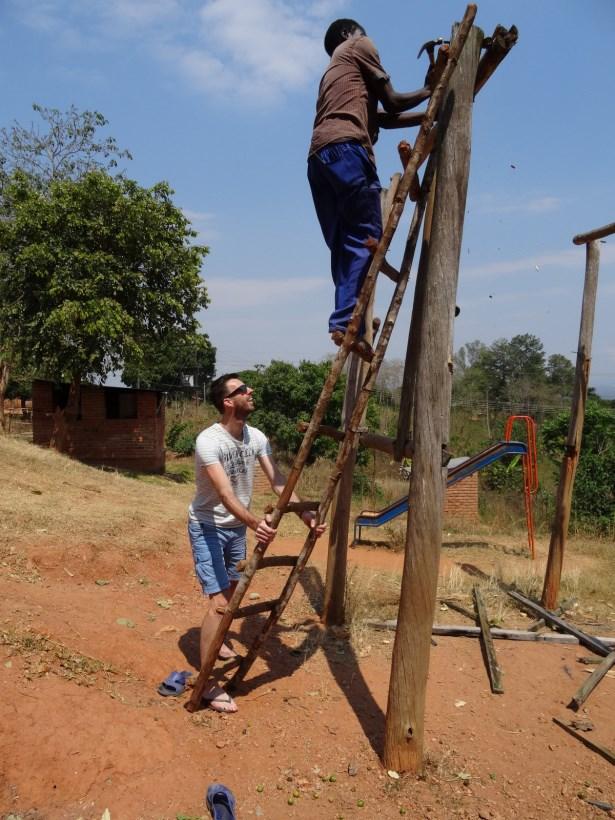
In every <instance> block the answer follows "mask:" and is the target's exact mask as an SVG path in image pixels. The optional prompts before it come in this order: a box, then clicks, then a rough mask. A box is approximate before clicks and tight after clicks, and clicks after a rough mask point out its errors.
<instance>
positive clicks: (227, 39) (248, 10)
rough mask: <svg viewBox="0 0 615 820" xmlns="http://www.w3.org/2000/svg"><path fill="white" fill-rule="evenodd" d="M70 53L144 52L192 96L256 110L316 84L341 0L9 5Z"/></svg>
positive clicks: (15, 1)
mask: <svg viewBox="0 0 615 820" xmlns="http://www.w3.org/2000/svg"><path fill="white" fill-rule="evenodd" d="M10 2H11V8H12V10H13V13H14V14H15V16H16V17H17V18H18V19H19V20H20V22H21V23H22V24H24V25H26V26H28V27H30V28H32V29H36V30H37V31H39V32H41V33H43V34H46V35H48V36H54V37H55V38H56V39H57V40H58V42H60V41H61V42H62V46H63V47H64V48H66V49H67V50H71V49H77V48H81V49H84V48H90V47H91V48H95V49H97V50H102V49H105V50H108V51H111V50H112V49H113V48H114V47H115V44H116V42H117V41H118V40H121V41H123V42H124V43H125V41H126V40H129V41H130V40H132V41H133V43H134V47H135V48H138V49H139V50H142V49H143V48H145V49H147V50H149V53H150V54H151V55H153V56H154V57H155V58H156V59H158V60H160V61H161V62H162V63H163V65H164V66H165V67H166V68H167V70H168V71H169V72H173V73H175V74H177V73H179V74H180V75H181V76H183V78H184V80H185V81H187V82H188V83H189V85H190V86H191V87H192V88H194V89H195V90H197V91H203V92H205V93H207V94H211V95H213V96H219V97H223V98H224V99H225V100H231V101H233V100H234V101H237V100H241V101H242V102H243V103H246V102H248V103H250V102H251V103H253V104H254V105H260V104H263V103H272V102H275V101H278V100H280V99H281V98H282V97H283V96H284V95H285V94H287V93H289V92H295V91H297V90H300V89H302V88H304V87H306V86H307V85H308V84H309V83H312V82H314V80H315V79H316V78H317V76H318V74H319V73H320V71H321V70H322V68H323V67H324V65H325V62H326V55H325V53H324V49H323V46H322V37H323V26H324V23H325V21H327V20H329V19H330V17H331V15H332V13H333V12H334V11H336V10H337V9H339V8H341V7H342V5H344V0H312V2H305V1H304V0H242V2H239V0H88V2H84V0H28V2H27V3H24V2H21V0H10Z"/></svg>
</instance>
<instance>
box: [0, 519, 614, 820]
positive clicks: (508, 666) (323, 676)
mask: <svg viewBox="0 0 615 820" xmlns="http://www.w3.org/2000/svg"><path fill="white" fill-rule="evenodd" d="M323 540H324V539H323ZM298 546H299V545H298V542H297V541H295V540H294V539H290V538H285V539H282V538H280V539H278V541H277V542H276V543H275V545H274V548H272V551H277V552H289V551H297V549H298ZM52 547H53V548H52ZM324 547H325V545H324V543H323V544H321V545H319V547H318V549H317V551H316V554H315V558H314V560H313V563H312V564H311V565H310V567H308V569H307V571H306V574H305V579H304V583H303V586H302V589H301V591H300V592H298V593H297V594H296V595H295V597H294V599H293V601H292V604H291V606H290V607H289V608H288V610H287V611H286V613H285V617H284V618H283V620H282V622H281V623H280V625H279V628H278V629H277V630H276V631H275V634H274V636H273V637H272V639H270V640H269V641H268V643H267V645H266V649H265V652H264V656H263V657H262V658H260V659H259V660H258V661H257V663H256V664H255V666H254V667H253V669H252V671H251V672H250V674H249V676H248V680H247V681H246V684H245V685H244V687H243V688H242V689H241V691H240V692H239V694H238V695H237V698H236V699H237V702H238V705H239V712H238V713H237V714H235V715H230V716H222V715H219V714H216V713H214V712H212V711H211V710H209V709H205V710H203V711H200V712H198V713H196V714H194V715H190V714H189V713H188V712H187V711H186V710H185V709H183V708H182V707H183V703H184V702H185V701H186V696H183V697H181V698H162V697H160V696H159V695H158V694H157V693H156V687H157V685H158V683H159V682H160V681H161V680H162V679H163V678H164V677H166V675H167V674H168V673H169V672H170V671H171V670H173V669H191V668H197V665H198V658H197V647H198V626H199V624H200V620H201V612H202V599H201V595H200V592H199V590H198V588H197V586H196V582H195V580H194V578H193V572H192V567H191V562H190V558H189V551H188V548H187V544H186V543H185V542H184V533H183V530H182V528H180V527H179V526H178V529H177V532H176V533H175V536H174V539H173V544H172V546H171V547H170V548H169V551H168V552H167V553H157V554H156V555H151V554H150V555H147V556H141V557H135V556H132V557H130V558H127V557H126V555H125V554H120V553H113V552H105V553H104V554H101V553H100V552H99V551H98V550H96V549H95V548H94V547H92V546H88V545H84V546H83V548H82V550H80V554H79V555H76V554H75V552H74V550H71V551H70V552H68V551H64V553H63V551H62V548H61V545H59V544H58V543H57V542H55V543H54V544H50V543H45V542H44V541H39V542H38V543H37V546H36V549H32V548H31V549H29V550H28V558H29V563H27V564H26V565H24V566H21V567H20V571H19V572H8V573H7V574H6V576H5V577H3V578H2V579H1V580H0V589H1V591H2V594H1V601H0V634H1V633H2V632H3V631H5V633H6V631H7V630H8V631H10V635H9V636H8V637H7V636H6V634H5V642H4V645H0V685H1V686H2V690H1V691H2V698H1V700H0V720H1V722H2V728H3V731H2V737H1V740H0V816H2V817H3V818H8V817H20V818H24V820H25V818H28V820H35V818H36V819H38V820H40V819H41V818H45V819H46V820H47V819H49V820H69V819H70V820H77V818H83V820H90V819H91V818H95V820H100V818H101V817H102V816H103V813H104V812H105V809H108V810H109V815H110V817H111V818H112V820H137V818H143V820H163V818H164V820H173V819H174V818H176V817H183V818H198V817H207V816H209V815H208V814H207V811H206V809H205V808H204V804H203V795H204V793H205V790H206V788H207V785H208V784H209V783H211V782H212V781H221V782H223V783H225V784H227V785H228V786H229V787H230V788H231V789H232V790H233V791H234V793H235V795H236V797H237V801H238V812H237V814H238V817H239V818H249V817H263V818H273V819H274V820H277V819H280V820H281V818H314V819H315V820H319V819H320V818H323V820H324V819H325V818H327V820H335V819H336V818H345V820H348V819H349V818H365V819H366V820H373V818H394V817H399V816H400V815H404V814H405V815H406V816H407V817H411V818H451V817H459V818H482V820H497V819H498V818H513V817H514V818H519V817H522V818H525V819H526V820H531V818H590V817H604V816H605V813H604V811H600V810H599V809H596V808H592V807H591V806H589V805H588V804H587V803H586V802H584V800H583V799H582V798H583V797H585V798H587V799H590V800H596V801H607V802H615V779H614V778H613V767H612V766H611V765H610V764H609V763H608V762H607V761H606V760H604V759H602V758H601V757H599V756H598V755H597V754H595V753H594V752H591V751H589V750H588V749H586V748H585V747H584V746H582V745H581V744H580V743H579V742H578V741H577V740H575V739H574V738H572V737H570V736H569V735H567V734H566V733H565V732H563V731H562V730H561V729H560V728H559V727H557V726H556V725H554V724H553V722H552V717H553V716H557V717H560V718H562V719H564V720H566V721H568V720H570V719H571V718H573V717H574V714H573V713H572V712H571V711H570V710H568V709H567V708H566V704H567V703H568V701H569V700H570V697H571V695H572V694H573V693H574V692H575V691H576V689H577V688H578V686H579V685H580V684H581V682H582V681H584V680H585V679H586V678H587V674H586V672H585V667H583V666H582V665H581V664H579V663H578V662H577V658H578V657H579V656H581V655H587V654H588V652H587V650H584V649H582V648H580V647H574V646H572V647H571V646H562V645H546V644H529V643H507V642H504V641H501V642H499V643H498V644H497V651H498V656H499V660H500V664H501V666H502V667H503V670H504V685H505V689H506V691H505V694H503V695H492V694H491V693H490V690H489V684H488V680H487V675H486V672H485V668H484V664H483V661H482V657H481V651H480V647H479V643H478V642H477V641H476V640H472V639H462V638H439V639H438V645H437V647H434V648H433V650H432V653H431V667H430V676H429V687H428V695H427V713H426V761H427V762H426V768H425V773H424V775H423V776H421V777H419V778H417V777H416V776H410V775H402V776H401V778H400V779H393V778H392V777H390V776H389V775H388V773H387V772H386V771H385V770H384V769H383V767H382V765H381V763H380V759H379V755H380V753H381V750H382V743H383V729H384V712H385V710H386V701H387V687H388V678H389V668H390V656H391V650H392V634H387V633H378V632H372V633H369V634H368V636H367V639H366V643H365V645H364V647H363V649H362V651H360V652H359V655H360V656H357V654H355V651H354V650H353V649H352V647H351V645H350V643H349V641H348V640H347V639H346V638H345V637H344V636H343V635H339V634H338V636H337V637H336V636H332V635H328V636H327V635H326V634H325V633H324V631H323V630H322V629H321V627H320V626H319V623H318V619H317V616H316V615H315V612H314V609H313V607H312V606H311V604H310V600H312V601H313V600H316V599H317V598H318V596H319V595H320V593H321V588H322V581H321V574H320V573H319V571H318V570H320V571H321V572H322V569H323V567H324ZM401 560H402V559H401V556H400V555H398V554H394V553H391V552H388V551H385V550H377V551H376V550H368V549H362V548H361V549H356V550H352V551H351V553H350V561H351V563H358V564H359V565H362V566H371V567H375V568H381V569H384V570H389V571H394V570H400V569H401ZM447 560H455V556H451V555H450V554H449V556H448V559H447ZM36 573H38V575H39V576H40V580H38V581H36V582H34V575H35V574H36ZM284 573H285V571H284V570H267V571H266V572H263V573H262V574H261V575H259V577H258V580H257V582H256V583H255V584H253V586H252V588H251V591H256V592H258V593H259V594H260V595H261V597H262V598H265V597H273V596H274V595H275V594H276V590H279V588H280V583H281V578H282V577H283V576H284ZM28 578H30V580H28ZM96 581H108V583H103V584H97V583H96ZM161 601H162V602H163V603H162V604H161V603H160V602H161ZM118 618H120V619H122V618H123V619H129V620H130V622H132V626H131V625H130V624H129V625H125V624H121V623H118V622H117V619H118ZM240 629H241V631H240V632H239V633H234V634H235V645H236V646H237V647H238V648H241V647H242V645H243V644H244V640H245V638H246V634H247V632H248V631H249V630H251V629H253V626H249V625H242V626H241V627H240ZM27 630H32V631H33V632H35V633H40V634H43V635H45V636H48V637H49V638H50V639H51V640H52V641H53V642H56V643H54V644H53V645H52V644H49V643H48V644H45V645H43V646H41V644H40V642H39V644H38V645H30V646H27V645H24V643H23V633H24V632H26V631H27ZM16 633H18V634H19V635H21V636H22V642H21V644H20V646H21V649H20V648H19V646H18V644H19V639H18V638H17V637H15V635H16ZM11 636H12V637H11ZM57 644H61V645H63V646H64V647H67V648H68V649H69V650H70V652H66V651H64V652H62V651H61V650H60V651H57V652H56V651H54V650H53V647H54V646H56V645H57ZM71 653H72V654H73V656H74V655H75V654H79V653H83V655H86V656H88V657H89V658H96V659H99V660H101V661H104V662H106V663H107V664H110V665H112V667H113V670H108V669H107V671H105V670H104V669H102V670H98V671H97V670H96V669H95V668H88V667H87V665H85V664H83V663H81V665H80V664H79V659H78V658H77V659H76V660H75V657H73V659H72V660H71V659H70V654H71ZM614 687H615V681H613V680H612V679H605V680H604V681H603V682H602V683H601V684H600V686H599V687H598V688H597V690H596V691H595V692H594V693H593V695H592V696H591V698H590V699H589V700H588V702H587V704H586V708H585V709H584V710H583V711H582V713H581V714H580V715H577V717H588V718H590V719H591V720H592V722H593V723H594V724H595V727H596V729H595V731H593V732H591V738H592V739H593V740H595V741H596V742H599V743H602V744H603V745H606V746H610V747H613V746H614V740H615V731H614V726H615V722H614V721H613V695H614V692H615V689H614ZM293 793H294V794H295V795H298V796H295V797H293ZM289 799H290V801H291V802H290V803H289ZM361 803H362V805H361ZM2 813H3V814H2Z"/></svg>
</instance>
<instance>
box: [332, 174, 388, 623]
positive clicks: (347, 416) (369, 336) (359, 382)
mask: <svg viewBox="0 0 615 820" xmlns="http://www.w3.org/2000/svg"><path fill="white" fill-rule="evenodd" d="M400 181H401V174H395V175H394V176H393V177H391V184H390V186H389V188H388V189H383V190H382V192H381V197H380V204H381V209H382V219H383V222H386V221H387V220H388V218H389V214H390V212H391V208H392V207H393V202H394V200H395V195H396V193H397V189H398V187H399V183H400ZM380 270H381V271H382V272H384V273H385V274H386V275H387V276H389V278H390V279H392V280H393V281H394V282H398V281H399V271H396V270H395V269H394V268H393V267H392V266H391V265H389V263H388V262H387V260H386V258H383V260H382V264H381V266H380ZM374 297H375V288H374V291H373V292H372V296H371V300H370V302H369V304H368V307H367V310H366V313H365V332H364V337H365V339H366V341H367V342H368V343H369V344H370V345H373V341H374V325H373V321H372V320H373V303H374ZM368 370H369V368H368V365H367V363H366V362H363V361H360V360H359V358H358V357H357V356H351V358H350V366H349V368H348V377H347V379H346V392H345V394H344V406H343V408H342V423H343V426H344V428H345V429H347V428H348V426H349V425H350V420H351V418H352V416H353V412H354V408H355V405H356V403H357V400H358V398H359V395H360V393H361V388H362V386H363V384H364V382H365V379H366V377H367V373H368ZM366 412H367V404H366V405H365V411H364V412H363V414H362V416H361V426H362V425H363V424H364V421H365V414H366ZM344 438H345V433H344V434H342V438H341V441H343V440H344ZM359 444H360V437H357V436H354V437H353V444H352V448H351V450H350V452H349V454H348V457H347V459H346V462H345V464H344V466H343V469H342V472H341V475H340V479H339V482H338V485H337V490H336V493H335V498H334V500H333V504H332V508H331V526H330V528H329V549H328V554H327V569H326V574H325V590H324V596H323V613H322V619H323V622H324V623H325V624H326V625H327V626H341V625H342V624H343V623H344V622H345V620H346V575H347V565H348V541H349V530H350V513H351V507H352V484H353V477H354V469H355V464H356V460H357V450H358V448H359Z"/></svg>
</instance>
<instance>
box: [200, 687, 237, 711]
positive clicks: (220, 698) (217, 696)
mask: <svg viewBox="0 0 615 820" xmlns="http://www.w3.org/2000/svg"><path fill="white" fill-rule="evenodd" d="M209 695H211V697H208V695H203V700H204V701H205V703H206V704H207V705H208V706H209V708H210V709H213V710H214V712H219V713H220V714H222V715H232V714H234V713H235V712H236V711H237V704H236V703H235V701H234V700H233V698H232V697H231V696H230V695H229V693H228V692H225V691H224V689H219V690H218V691H217V692H210V693H209ZM221 706H223V707H224V706H231V707H232V706H234V707H235V708H234V709H233V708H231V709H226V708H220V707H221Z"/></svg>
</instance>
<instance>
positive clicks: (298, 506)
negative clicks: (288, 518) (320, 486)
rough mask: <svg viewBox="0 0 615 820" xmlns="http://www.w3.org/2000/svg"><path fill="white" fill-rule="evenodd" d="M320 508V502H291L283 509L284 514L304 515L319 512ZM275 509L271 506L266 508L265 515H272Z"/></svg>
mask: <svg viewBox="0 0 615 820" xmlns="http://www.w3.org/2000/svg"><path fill="white" fill-rule="evenodd" d="M319 506H320V502H318V501H289V502H288V504H287V505H286V506H285V507H284V508H283V509H282V512H283V513H289V512H294V513H302V512H306V511H311V512H313V511H315V510H317V509H318V507H319ZM274 509H275V507H272V506H271V505H269V506H268V507H265V510H264V512H265V515H268V514H269V513H272V512H273V511H274Z"/></svg>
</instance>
